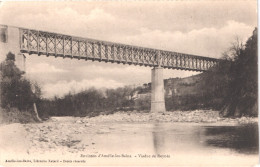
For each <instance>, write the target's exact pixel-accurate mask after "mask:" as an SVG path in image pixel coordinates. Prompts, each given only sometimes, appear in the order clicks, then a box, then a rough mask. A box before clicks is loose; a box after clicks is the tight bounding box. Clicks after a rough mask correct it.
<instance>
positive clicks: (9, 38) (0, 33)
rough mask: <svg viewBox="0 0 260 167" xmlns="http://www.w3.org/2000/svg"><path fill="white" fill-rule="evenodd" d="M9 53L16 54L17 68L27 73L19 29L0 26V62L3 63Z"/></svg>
mask: <svg viewBox="0 0 260 167" xmlns="http://www.w3.org/2000/svg"><path fill="white" fill-rule="evenodd" d="M9 52H11V53H13V54H15V64H16V66H17V67H18V68H19V69H20V70H21V71H25V57H24V56H23V55H22V54H21V52H20V32H19V28H17V27H11V26H2V25H0V56H1V60H0V61H3V60H4V59H5V58H6V55H7V54H8V53H9Z"/></svg>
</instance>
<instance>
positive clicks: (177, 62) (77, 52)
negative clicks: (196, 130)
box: [0, 25, 219, 112]
mask: <svg viewBox="0 0 260 167" xmlns="http://www.w3.org/2000/svg"><path fill="white" fill-rule="evenodd" d="M0 39H1V41H0V54H1V56H2V55H6V54H7V53H8V52H12V53H14V54H15V55H16V57H15V59H16V61H15V63H16V65H17V66H18V67H19V68H20V69H21V70H23V71H25V57H24V54H29V55H38V56H40V55H46V56H55V57H61V58H71V59H79V60H91V61H99V62H111V63H116V64H129V65H140V66H149V67H151V68H152V70H151V71H152V79H151V80H152V94H151V112H164V111H165V101H164V83H163V69H164V68H168V69H179V70H190V71H201V72H203V71H207V70H209V69H210V68H212V67H213V66H215V65H216V64H217V63H218V61H219V59H214V58H209V57H202V56H197V55H190V54H184V53H177V52H172V51H165V50H158V49H152V48H144V47H138V46H132V45H126V44H120V43H114V42H107V41H101V40H95V39H89V38H82V37H75V36H70V35H64V34H59V33H53V32H47V31H40V30H32V29H27V28H21V27H13V26H7V25H0ZM57 61H58V59H57Z"/></svg>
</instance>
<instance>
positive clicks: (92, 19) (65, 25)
mask: <svg viewBox="0 0 260 167" xmlns="http://www.w3.org/2000/svg"><path fill="white" fill-rule="evenodd" d="M0 3H1V2H0ZM0 5H1V6H0V24H7V25H13V26H18V27H26V28H32V29H38V30H45V31H52V32H58V33H63V34H68V35H76V36H80V37H89V38H94V39H100V40H106V41H112V42H120V43H125V44H132V45H138V46H144V47H151V48H158V49H165V50H170V51H176V52H182V53H190V54H196V55H200V56H208V57H214V58H220V57H221V56H222V53H223V52H224V51H225V50H226V49H227V48H228V47H229V46H230V43H231V42H232V41H234V39H235V37H236V36H238V37H239V38H240V39H241V40H243V41H246V39H247V38H248V37H249V36H250V35H251V34H252V31H253V30H254V27H256V26H257V1H256V0H244V1H239V0H234V1H227V0H226V1H222V0H219V1H217V0H215V1H213V0H212V1H209V0H206V1H202V0H200V1H199V0H198V1H185V0H184V1H157V2H156V1H151V2H144V1H140V2H136V1H133V2H129V1H128V2H126V1H124V2H123V1H118V2H112V1H108V2H105V1H104V2H97V1H93V2H91V1H90V2H83V1H80V2H79V1H78V2H65V1H63V2H2V3H1V4H0ZM2 59H3V57H2V58H1V60H2ZM26 67H27V75H28V76H29V77H30V79H32V80H34V81H37V82H38V83H39V84H40V85H41V87H42V89H43V93H44V94H43V95H44V97H53V96H54V95H58V96H62V95H64V93H67V92H69V91H71V90H72V91H74V92H78V91H80V90H84V89H86V88H89V87H92V86H94V87H97V88H102V87H107V88H116V87H119V86H124V85H133V84H143V83H148V82H150V80H151V68H148V67H139V66H129V65H118V64H110V63H108V64H106V63H99V62H91V61H83V60H81V61H79V60H71V59H62V58H57V59H55V58H53V57H45V56H40V57H38V56H36V55H27V59H26ZM194 74H197V73H195V72H187V71H179V70H164V78H169V77H186V76H190V75H194Z"/></svg>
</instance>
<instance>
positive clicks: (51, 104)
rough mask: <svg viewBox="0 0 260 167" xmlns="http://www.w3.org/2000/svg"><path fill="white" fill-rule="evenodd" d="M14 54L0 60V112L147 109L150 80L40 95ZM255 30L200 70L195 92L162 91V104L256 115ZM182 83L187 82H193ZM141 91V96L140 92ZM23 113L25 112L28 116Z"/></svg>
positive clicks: (76, 113) (93, 112) (83, 113)
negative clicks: (164, 93) (168, 93)
mask: <svg viewBox="0 0 260 167" xmlns="http://www.w3.org/2000/svg"><path fill="white" fill-rule="evenodd" d="M14 61H15V55H14V54H12V53H9V54H8V55H7V56H6V60H5V61H3V62H2V63H1V64H0V95H1V102H0V105H1V113H0V114H2V115H8V114H9V115H10V113H11V111H15V112H16V115H19V114H20V113H23V114H25V113H26V114H27V115H28V113H29V115H30V114H31V115H33V110H34V108H33V104H36V105H37V110H38V113H39V115H40V117H41V118H47V117H49V116H96V115H99V114H101V113H103V114H110V113H113V112H116V111H119V110H120V111H122V110H124V111H132V110H140V111H149V110H150V96H146V95H144V94H149V92H150V91H151V85H150V84H145V85H144V86H143V87H136V88H135V87H130V86H126V87H122V88H117V89H107V90H106V91H105V92H104V91H101V90H97V89H94V88H91V89H88V90H85V91H82V92H80V93H75V94H72V93H68V94H67V95H65V96H64V97H55V98H53V99H44V98H42V97H41V89H40V86H38V85H37V84H32V83H31V81H29V80H28V79H26V78H24V76H23V72H21V71H20V70H19V69H18V68H17V67H16V66H15V63H14ZM257 61H258V56H257V29H255V30H254V32H253V35H252V36H251V37H250V38H249V39H248V40H247V42H246V43H245V44H243V43H241V42H240V41H235V42H234V43H232V44H231V47H230V49H229V50H228V51H226V52H225V53H224V54H223V60H222V61H220V62H219V63H218V65H217V66H215V67H214V68H212V69H211V70H209V71H207V72H204V73H203V75H201V78H200V80H199V81H197V82H199V87H198V89H199V90H202V89H203V90H204V91H201V93H199V94H191V95H185V96H179V95H178V96H176V95H175V94H174V93H173V94H172V95H171V96H166V99H165V100H166V109H167V110H168V111H174V110H194V109H205V108H206V109H216V110H220V111H221V115H222V116H226V117H241V116H257V111H258V105H257V100H258V96H257V92H258V83H257V79H258V78H257V74H258V67H257ZM184 86H191V84H188V85H185V84H184ZM141 94H143V95H144V96H140V95H141ZM26 114H25V115H26Z"/></svg>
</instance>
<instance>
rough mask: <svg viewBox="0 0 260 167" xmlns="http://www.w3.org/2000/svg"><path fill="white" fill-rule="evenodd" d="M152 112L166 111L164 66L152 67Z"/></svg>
mask: <svg viewBox="0 0 260 167" xmlns="http://www.w3.org/2000/svg"><path fill="white" fill-rule="evenodd" d="M151 112H165V100H164V82H163V68H162V67H154V68H153V69H152V93H151Z"/></svg>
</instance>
